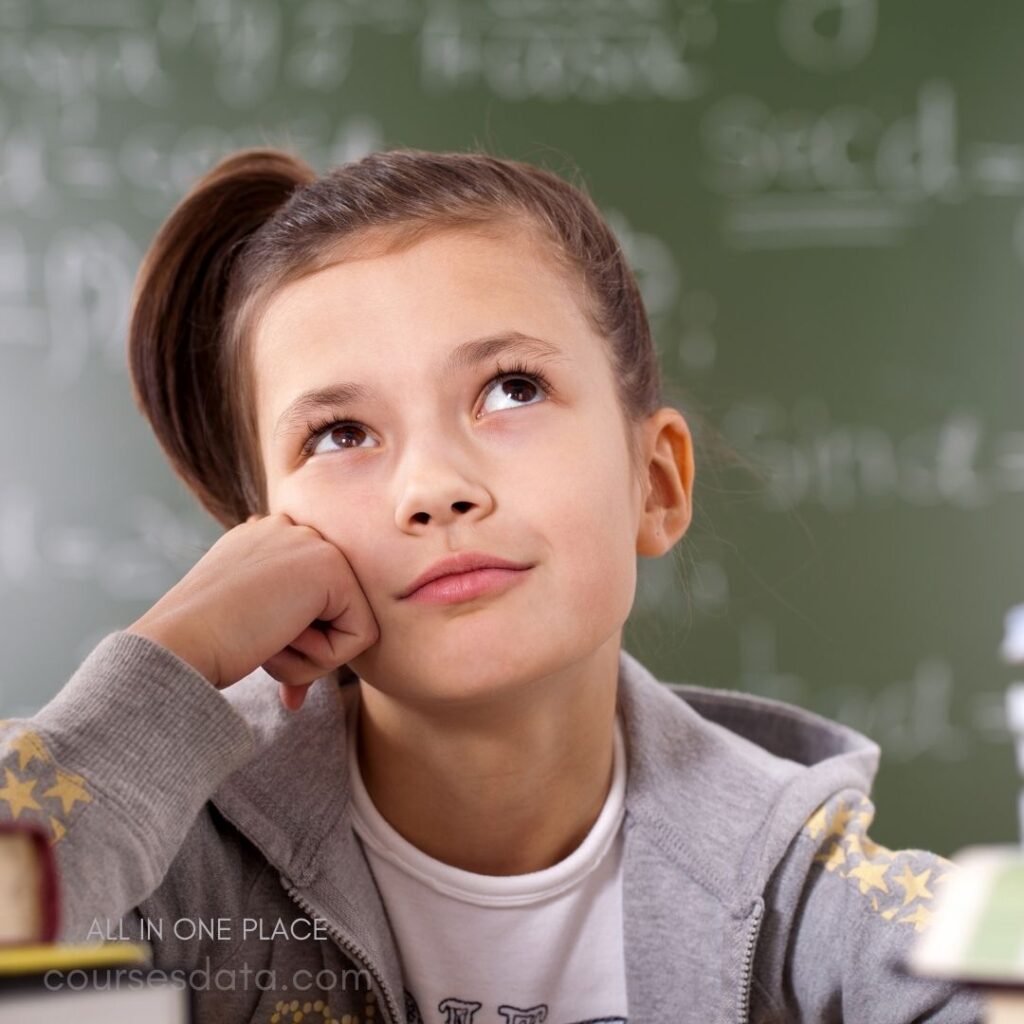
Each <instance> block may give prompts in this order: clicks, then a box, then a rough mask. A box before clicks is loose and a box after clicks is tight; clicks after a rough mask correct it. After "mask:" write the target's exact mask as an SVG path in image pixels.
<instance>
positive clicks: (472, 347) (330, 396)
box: [274, 331, 566, 438]
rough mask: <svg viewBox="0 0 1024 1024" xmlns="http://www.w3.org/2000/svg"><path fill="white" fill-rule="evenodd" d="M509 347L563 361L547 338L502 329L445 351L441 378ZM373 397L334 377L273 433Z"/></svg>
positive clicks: (307, 395) (291, 409)
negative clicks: (327, 408)
mask: <svg viewBox="0 0 1024 1024" xmlns="http://www.w3.org/2000/svg"><path fill="white" fill-rule="evenodd" d="M510 349H515V350H517V351H521V352H529V353H531V354H532V355H534V356H535V357H537V358H538V359H543V360H546V361H549V362H559V361H564V360H565V358H566V357H565V353H564V352H563V351H562V350H561V349H560V348H558V347H557V346H556V345H552V344H551V342H549V341H544V340H543V339H541V338H534V337H531V336H530V335H528V334H523V333H522V332H520V331H502V332H501V333H500V334H490V335H487V337H484V338H474V339H473V340H472V341H465V342H463V343H462V344H461V345H457V346H456V347H455V348H453V349H452V350H451V352H450V353H449V354H448V358H447V359H446V360H445V362H444V365H443V367H442V370H441V376H442V378H443V377H446V376H449V375H450V374H454V373H458V372H459V371H460V370H465V369H468V368H471V367H473V366H476V365H478V364H479V363H483V362H487V361H488V360H489V359H491V358H492V357H494V356H496V355H500V354H501V353H502V352H506V351H508V350H510ZM375 398H379V392H378V391H377V389H376V388H373V387H370V386H369V385H366V384H355V383H352V382H349V381H337V382H335V383H334V384H328V385H327V386H326V387H322V388H314V389H313V390H311V391H304V392H303V393H302V394H301V395H299V397H298V398H296V399H295V400H294V401H293V402H291V403H290V404H289V405H288V407H287V408H286V409H285V410H284V412H282V413H281V415H280V416H279V417H278V420H277V426H276V427H275V428H274V437H275V438H276V437H278V436H280V435H281V434H282V433H287V432H290V431H291V430H294V429H295V428H297V427H299V426H304V425H305V422H306V420H308V419H309V418H310V417H311V416H313V415H315V414H316V413H317V412H319V411H320V410H321V409H323V408H326V407H333V406H343V405H348V404H350V403H352V402H359V401H369V400H371V399H375Z"/></svg>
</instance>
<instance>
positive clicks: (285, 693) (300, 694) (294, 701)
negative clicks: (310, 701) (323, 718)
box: [277, 683, 313, 711]
mask: <svg viewBox="0 0 1024 1024" xmlns="http://www.w3.org/2000/svg"><path fill="white" fill-rule="evenodd" d="M312 685H313V684H312V683H308V684H307V685H305V686H290V685H289V684H288V683H278V684H277V693H278V696H279V697H280V698H281V703H282V704H283V705H284V706H285V707H286V708H287V709H288V710H289V711H298V710H299V708H301V707H302V705H303V702H304V701H305V700H306V694H307V693H308V692H309V688H310V686H312Z"/></svg>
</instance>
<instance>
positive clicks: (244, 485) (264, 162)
mask: <svg viewBox="0 0 1024 1024" xmlns="http://www.w3.org/2000/svg"><path fill="white" fill-rule="evenodd" d="M315 180H316V174H315V172H314V171H313V170H312V169H311V168H310V167H309V165H308V164H306V163H305V162H304V161H303V160H301V159H300V158H298V157H296V156H293V155H291V154H289V153H286V152H283V151H280V150H272V149H246V150H241V151H239V152H237V153H234V154H233V155H231V156H229V157H227V158H225V159H224V160H222V161H221V162H220V163H219V164H217V166H216V167H214V168H213V169H212V170H211V171H209V172H208V173H207V174H205V175H204V176H203V177H201V178H200V179H199V180H198V181H197V182H196V183H195V185H194V186H193V187H192V189H191V190H190V191H189V193H188V194H187V195H186V196H185V198H184V199H183V200H182V201H181V202H180V204H179V205H178V206H177V207H176V208H175V210H174V211H173V213H172V214H171V216H170V217H169V218H168V219H167V221H166V222H165V223H164V224H163V225H162V227H161V228H160V230H159V232H158V233H157V235H156V237H155V238H154V240H153V242H152V244H151V245H150V247H149V249H148V251H147V252H146V255H145V257H144V259H143V261H142V265H141V267H140V269H139V273H138V276H137V278H136V282H135V290H134V293H133V296H132V310H131V319H130V324H129V329H128V368H129V372H130V374H131V379H132V386H133V393H134V398H135V404H136V405H137V407H138V408H139V410H140V411H141V412H142V414H143V415H144V416H145V417H146V418H147V419H148V420H149V423H150V425H151V426H152V428H153V432H154V433H155V434H156V437H157V440H158V441H159V443H160V445H161V447H162V448H163V450H164V452H165V453H166V454H167V457H168V459H169V460H170V463H171V466H172V468H173V469H174V471H175V473H177V475H178V476H179V477H180V478H181V479H182V480H184V482H185V483H186V484H187V485H188V487H189V489H190V490H191V491H192V492H193V493H194V494H195V495H196V496H197V497H198V498H199V500H200V501H201V502H202V504H203V506H204V507H205V508H206V509H207V510H208V511H209V512H210V513H211V514H212V515H213V516H214V517H215V518H216V519H217V520H218V521H219V522H220V523H221V524H222V525H223V526H224V527H225V528H228V529H230V528H231V527H232V526H235V525H237V524H238V523H240V522H242V521H243V520H244V519H245V518H246V517H247V516H248V515H250V514H251V513H252V512H254V511H257V510H259V509H260V506H261V503H262V495H263V489H264V483H263V471H262V467H261V464H260V460H259V458H258V457H256V458H253V457H252V444H253V439H252V438H250V437H244V436H240V435H242V434H243V432H244V431H243V429H242V424H243V423H247V422H249V416H248V415H244V414H243V410H244V409H245V407H246V405H247V398H246V395H247V392H248V389H249V387H248V384H247V382H246V381H244V380H239V379H238V377H239V372H240V363H241V360H239V359H236V358H234V356H236V355H240V354H239V353H233V352H230V351H228V349H227V347H226V345H225V327H226V324H225V314H226V312H228V311H227V310H226V308H225V297H226V295H227V293H228V287H229V284H230V282H231V276H232V268H233V267H234V265H235V263H236V260H237V257H238V255H239V253H240V252H241V250H242V249H243V248H244V247H245V245H246V243H247V242H248V240H249V239H250V238H251V237H252V236H253V235H254V234H256V233H257V232H258V231H259V230H260V228H262V227H263V226H264V224H266V223H267V222H268V221H269V220H271V219H272V218H273V216H274V214H275V213H276V212H277V211H278V210H279V209H280V208H281V207H282V205H283V204H284V203H285V202H286V201H287V199H288V198H289V196H290V195H291V194H292V193H293V192H295V191H296V190H297V189H299V188H300V187H302V186H304V185H307V184H309V183H310V182H313V181H315Z"/></svg>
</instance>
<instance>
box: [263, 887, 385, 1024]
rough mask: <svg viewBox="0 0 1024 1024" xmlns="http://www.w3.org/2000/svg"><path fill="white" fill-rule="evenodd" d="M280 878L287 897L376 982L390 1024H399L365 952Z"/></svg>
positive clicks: (380, 975)
mask: <svg viewBox="0 0 1024 1024" xmlns="http://www.w3.org/2000/svg"><path fill="white" fill-rule="evenodd" d="M280 878H281V884H282V885H283V886H284V887H285V889H286V890H287V892H288V895H289V896H291V898H292V899H293V900H295V902H296V903H297V904H298V905H299V906H300V907H302V909H303V910H305V912H306V913H307V914H311V915H312V916H313V917H314V918H317V919H318V920H320V921H322V922H323V923H324V925H325V926H326V928H327V932H328V934H329V935H330V936H331V938H333V939H334V941H335V942H337V943H338V945H339V946H341V947H342V949H344V950H345V951H346V952H347V953H348V954H349V955H350V956H351V957H352V959H353V960H355V961H356V962H357V963H359V964H361V965H362V967H363V968H364V969H365V970H366V971H367V973H368V974H370V975H372V977H373V979H374V980H375V981H376V982H377V987H378V988H379V989H380V990H381V992H382V993H383V995H384V1001H385V1003H386V1004H387V1008H388V1012H389V1014H390V1016H391V1021H390V1024H399V1021H401V1020H402V1017H401V1015H400V1014H399V1012H398V1004H397V1003H396V1002H395V1000H394V997H393V996H392V994H391V990H390V989H389V988H388V986H387V984H386V983H385V981H384V977H383V975H382V974H381V973H380V971H378V970H377V968H376V967H374V966H373V964H372V963H370V957H369V955H368V954H367V952H366V950H365V949H363V948H362V946H358V945H356V943H354V942H352V941H351V940H350V939H347V938H345V936H344V935H342V934H341V932H339V931H338V929H337V928H335V927H334V926H333V925H332V924H331V923H330V921H328V920H327V918H326V917H325V916H324V915H323V914H321V913H319V911H317V909H316V908H315V907H314V906H313V905H312V904H311V903H310V902H309V901H308V900H307V899H305V898H304V897H302V896H300V895H299V890H298V887H297V886H294V885H292V884H291V882H290V881H289V880H288V879H286V878H285V877H284V875H281V876H280Z"/></svg>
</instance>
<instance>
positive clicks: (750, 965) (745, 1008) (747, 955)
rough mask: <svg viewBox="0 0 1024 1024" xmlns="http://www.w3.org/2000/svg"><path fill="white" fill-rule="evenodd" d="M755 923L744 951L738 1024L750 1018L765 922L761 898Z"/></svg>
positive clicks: (748, 934)
mask: <svg viewBox="0 0 1024 1024" xmlns="http://www.w3.org/2000/svg"><path fill="white" fill-rule="evenodd" d="M752 916H753V918H754V920H753V923H752V924H751V926H750V931H749V932H748V933H747V945H746V948H745V949H744V950H743V965H742V968H741V973H740V1006H739V1018H738V1024H747V1020H748V1018H749V1017H750V988H751V984H752V982H753V977H754V949H755V947H756V946H757V938H758V936H759V935H760V934H761V922H762V921H763V920H764V900H763V899H761V897H760V896H759V897H758V898H757V902H756V903H755V904H754V912H753V915H752Z"/></svg>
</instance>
